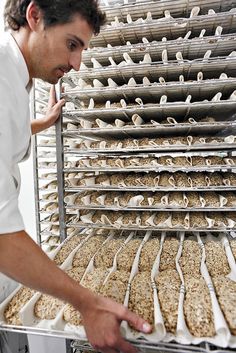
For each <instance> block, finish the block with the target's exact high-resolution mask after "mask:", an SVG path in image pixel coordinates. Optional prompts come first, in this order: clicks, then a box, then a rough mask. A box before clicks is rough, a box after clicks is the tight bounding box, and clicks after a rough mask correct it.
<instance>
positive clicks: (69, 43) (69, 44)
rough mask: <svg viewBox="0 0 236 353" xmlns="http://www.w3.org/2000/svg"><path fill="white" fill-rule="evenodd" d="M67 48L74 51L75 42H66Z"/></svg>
mask: <svg viewBox="0 0 236 353" xmlns="http://www.w3.org/2000/svg"><path fill="white" fill-rule="evenodd" d="M68 48H69V50H71V51H73V50H75V49H76V48H77V44H76V43H75V42H71V41H69V42H68Z"/></svg>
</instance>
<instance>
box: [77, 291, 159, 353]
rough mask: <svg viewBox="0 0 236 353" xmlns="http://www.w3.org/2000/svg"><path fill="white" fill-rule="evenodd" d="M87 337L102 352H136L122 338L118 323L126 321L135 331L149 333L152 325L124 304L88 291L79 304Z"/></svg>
mask: <svg viewBox="0 0 236 353" xmlns="http://www.w3.org/2000/svg"><path fill="white" fill-rule="evenodd" d="M80 312H81V315H82V317H83V324H84V327H85V330H86V334H87V338H88V340H89V341H90V343H91V344H92V346H93V347H94V348H95V349H96V350H99V351H103V352H104V353H115V352H116V353H117V351H121V352H124V353H136V348H135V347H134V346H132V345H131V344H130V343H128V342H127V341H125V340H124V338H122V336H121V333H120V324H121V322H122V321H123V320H125V321H127V322H128V323H129V324H131V326H132V327H134V328H135V329H136V330H137V331H141V332H143V333H150V332H151V331H152V327H151V326H150V325H149V324H148V323H147V322H146V321H144V320H143V319H141V318H140V317H139V316H138V315H136V314H134V313H132V312H131V311H129V310H128V309H127V308H126V307H125V306H123V305H120V304H118V303H116V302H114V301H113V300H111V299H108V298H104V297H101V296H98V295H95V294H92V293H91V292H89V294H88V296H87V298H86V303H83V304H82V305H80Z"/></svg>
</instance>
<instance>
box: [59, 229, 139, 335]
mask: <svg viewBox="0 0 236 353" xmlns="http://www.w3.org/2000/svg"><path fill="white" fill-rule="evenodd" d="M111 233H112V234H111V236H109V237H108V238H107V239H106V240H105V241H104V243H103V244H102V246H103V245H105V244H106V243H107V242H108V241H109V240H110V239H112V238H113V235H114V233H113V232H111ZM132 237H133V232H131V233H130V235H129V236H128V237H127V238H126V239H125V240H124V244H127V243H128V241H129V240H130V239H131V238H132ZM124 244H122V245H121V247H120V249H119V250H118V252H120V251H121V249H122V248H123V247H124V246H125V245H124ZM118 252H117V253H118ZM97 254H99V250H98V251H97V252H96V253H95V254H94V256H93V257H92V259H91V260H90V262H89V264H88V266H87V268H86V270H85V272H84V275H83V277H82V279H81V282H80V283H82V281H83V279H84V278H85V276H86V275H87V274H88V273H89V272H91V271H93V270H94V269H95V267H94V258H95V256H96V255H97ZM115 258H116V256H115ZM115 258H114V261H113V266H112V267H111V268H110V269H108V275H107V276H106V278H105V279H104V282H103V283H105V282H106V280H107V278H108V277H109V275H110V274H111V273H112V272H113V271H114V263H115ZM72 261H73V257H71V263H70V264H69V263H68V265H70V266H72ZM64 309H65V307H63V308H62V309H61V310H60V312H59V313H58V315H57V317H56V319H55V321H54V329H59V327H63V329H64V331H65V332H73V333H74V334H76V335H78V337H86V333H85V329H84V327H83V326H82V325H81V326H75V325H73V324H70V323H66V322H65V321H64V319H63V317H64Z"/></svg>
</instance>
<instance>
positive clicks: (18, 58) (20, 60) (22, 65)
mask: <svg viewBox="0 0 236 353" xmlns="http://www.w3.org/2000/svg"><path fill="white" fill-rule="evenodd" d="M6 35H7V37H8V41H9V44H10V47H11V49H12V53H13V55H12V60H13V61H14V64H15V66H16V67H17V68H18V73H19V75H20V76H21V78H22V81H23V82H24V86H25V88H26V89H27V91H29V90H30V88H31V86H32V83H31V80H30V77H29V71H28V68H27V65H26V62H25V59H24V57H23V54H22V52H21V50H20V48H19V47H18V45H17V43H16V41H15V39H14V37H13V36H12V35H11V34H10V33H7V34H6Z"/></svg>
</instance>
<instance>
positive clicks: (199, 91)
mask: <svg viewBox="0 0 236 353" xmlns="http://www.w3.org/2000/svg"><path fill="white" fill-rule="evenodd" d="M235 18H236V16H235ZM234 61H235V60H234ZM235 85H236V79H235V78H230V79H227V80H221V79H212V80H202V81H186V82H184V83H182V82H167V83H166V84H165V85H162V84H160V83H152V84H151V85H148V86H145V85H143V84H137V85H136V86H129V85H128V84H126V85H123V86H118V87H115V88H111V87H108V86H106V87H101V88H91V89H81V88H79V87H78V88H76V89H74V90H70V91H67V92H66V93H64V94H62V97H64V98H65V99H67V100H68V99H69V100H70V98H69V97H70V96H71V97H73V96H75V97H79V99H80V100H84V101H89V100H90V99H91V98H93V99H94V100H95V101H96V102H98V103H99V102H106V101H107V100H112V101H119V100H121V99H125V100H128V101H129V100H131V99H135V98H137V97H140V98H141V99H143V100H145V101H150V100H151V101H152V102H159V100H160V98H161V96H163V95H166V96H167V97H168V98H171V100H175V101H181V100H185V99H186V97H187V96H188V95H189V94H190V95H191V96H192V97H193V100H203V99H208V100H211V99H212V97H213V96H214V95H215V94H216V93H218V92H221V93H222V94H223V95H226V96H229V95H230V94H231V93H232V92H233V91H234V89H235Z"/></svg>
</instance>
